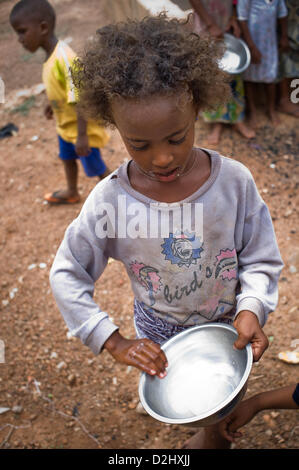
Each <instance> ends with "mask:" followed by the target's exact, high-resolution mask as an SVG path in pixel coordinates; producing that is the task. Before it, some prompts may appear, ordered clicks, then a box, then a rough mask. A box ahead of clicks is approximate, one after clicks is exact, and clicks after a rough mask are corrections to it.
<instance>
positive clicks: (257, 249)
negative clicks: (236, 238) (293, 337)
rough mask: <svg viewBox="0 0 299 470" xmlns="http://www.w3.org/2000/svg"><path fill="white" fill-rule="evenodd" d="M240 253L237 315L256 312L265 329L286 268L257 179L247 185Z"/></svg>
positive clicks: (276, 299) (274, 306)
mask: <svg viewBox="0 0 299 470" xmlns="http://www.w3.org/2000/svg"><path fill="white" fill-rule="evenodd" d="M241 237H242V242H241V246H242V248H241V250H240V251H239V252H238V266H239V281H240V286H241V292H240V294H238V295H237V297H236V300H237V310H236V315H237V314H238V313H239V312H241V311H242V310H250V311H252V312H253V313H255V314H256V315H257V317H258V319H259V322H260V324H261V326H263V325H264V324H265V323H266V321H267V317H268V314H269V313H270V312H272V311H274V310H275V308H276V306H277V302H278V279H279V276H280V273H281V270H282V268H283V262H282V259H281V256H280V253H279V249H278V245H277V241H276V237H275V232H274V228H273V224H272V219H271V215H270V212H269V210H268V207H267V206H266V204H265V202H264V201H263V200H262V198H261V196H260V195H259V193H258V190H257V188H256V185H255V183H254V180H253V179H252V178H250V180H249V182H248V186H247V195H246V213H245V217H244V225H243V230H242V233H241Z"/></svg>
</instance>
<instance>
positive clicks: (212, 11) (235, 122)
mask: <svg viewBox="0 0 299 470" xmlns="http://www.w3.org/2000/svg"><path fill="white" fill-rule="evenodd" d="M190 3H191V5H192V7H193V10H194V14H193V30H194V32H196V33H197V34H199V35H200V36H207V35H209V36H212V37H213V38H221V37H223V34H224V33H225V32H228V31H230V30H231V29H232V32H233V34H234V35H235V36H236V37H239V36H240V34H241V32H240V28H239V26H238V22H237V19H236V18H235V16H234V8H235V7H234V5H233V0H190ZM230 86H231V91H232V94H231V99H230V100H229V102H228V103H226V104H225V105H223V106H220V107H219V108H218V109H217V110H213V111H212V112H203V113H202V116H203V119H204V121H205V122H208V123H210V125H211V126H212V130H211V133H210V134H209V135H208V143H209V145H217V144H218V143H219V141H220V137H221V134H222V131H223V126H224V125H225V124H230V125H232V126H233V128H234V129H236V130H237V131H238V132H239V133H240V134H241V135H242V136H243V137H245V138H247V139H252V138H253V137H255V132H254V130H253V129H251V128H250V127H249V126H248V125H247V124H246V123H245V94H244V83H243V80H242V78H241V76H240V75H233V76H232V77H231V82H230Z"/></svg>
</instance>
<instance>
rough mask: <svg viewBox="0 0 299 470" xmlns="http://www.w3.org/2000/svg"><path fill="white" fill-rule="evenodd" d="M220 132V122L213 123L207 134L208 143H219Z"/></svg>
mask: <svg viewBox="0 0 299 470" xmlns="http://www.w3.org/2000/svg"><path fill="white" fill-rule="evenodd" d="M221 134H222V124H220V123H217V124H214V127H213V130H212V132H211V133H210V134H209V135H208V138H207V140H208V143H209V145H217V144H219V141H220V137H221Z"/></svg>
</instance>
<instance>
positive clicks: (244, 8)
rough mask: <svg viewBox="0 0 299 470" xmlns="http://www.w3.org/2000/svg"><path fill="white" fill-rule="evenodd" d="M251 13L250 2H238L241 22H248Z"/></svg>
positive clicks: (239, 0) (242, 0)
mask: <svg viewBox="0 0 299 470" xmlns="http://www.w3.org/2000/svg"><path fill="white" fill-rule="evenodd" d="M249 13H250V0H238V3H237V16H238V20H240V21H247V20H248V19H249Z"/></svg>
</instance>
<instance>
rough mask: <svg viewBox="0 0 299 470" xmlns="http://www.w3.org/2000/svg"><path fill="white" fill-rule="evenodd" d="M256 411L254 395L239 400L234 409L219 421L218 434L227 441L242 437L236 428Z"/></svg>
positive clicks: (245, 422) (246, 421)
mask: <svg viewBox="0 0 299 470" xmlns="http://www.w3.org/2000/svg"><path fill="white" fill-rule="evenodd" d="M258 411H259V410H258V408H257V406H256V400H255V397H252V398H249V399H248V400H245V401H243V402H241V404H240V405H239V406H238V407H237V408H236V410H235V411H233V412H232V413H231V414H230V415H229V416H227V417H226V418H225V419H224V420H223V421H221V422H220V423H219V432H220V434H221V435H222V436H223V437H224V438H225V439H227V440H228V441H230V442H235V439H236V438H238V437H242V433H241V432H237V430H238V429H239V428H241V427H242V426H244V425H245V424H247V423H249V421H251V420H252V419H253V418H254V416H255V415H256V413H257V412H258Z"/></svg>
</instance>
